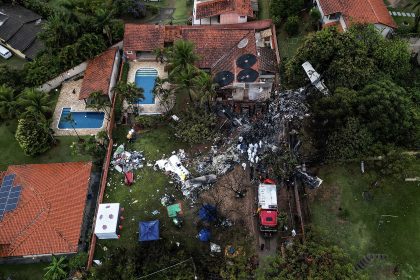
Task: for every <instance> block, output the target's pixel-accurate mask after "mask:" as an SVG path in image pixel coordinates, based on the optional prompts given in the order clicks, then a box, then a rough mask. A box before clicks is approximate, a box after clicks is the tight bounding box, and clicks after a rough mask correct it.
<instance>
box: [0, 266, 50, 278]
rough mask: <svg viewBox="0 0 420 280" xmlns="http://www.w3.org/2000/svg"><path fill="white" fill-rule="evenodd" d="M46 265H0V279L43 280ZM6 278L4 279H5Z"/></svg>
mask: <svg viewBox="0 0 420 280" xmlns="http://www.w3.org/2000/svg"><path fill="white" fill-rule="evenodd" d="M46 266H47V264H45V263H35V264H25V265H11V264H1V265H0V279H7V277H8V276H12V277H11V279H13V280H29V279H31V280H41V279H42V276H43V275H44V273H45V272H44V271H43V269H44V267H46ZM3 277H4V278H3Z"/></svg>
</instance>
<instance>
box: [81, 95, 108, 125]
mask: <svg viewBox="0 0 420 280" xmlns="http://www.w3.org/2000/svg"><path fill="white" fill-rule="evenodd" d="M86 107H87V108H93V109H95V110H98V111H104V112H105V114H106V115H107V119H108V120H109V119H110V107H111V102H110V101H109V98H108V96H107V95H104V94H103V93H102V91H94V92H92V93H91V94H90V96H89V103H88V104H87V105H86Z"/></svg>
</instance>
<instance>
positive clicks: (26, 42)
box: [0, 4, 44, 60]
mask: <svg viewBox="0 0 420 280" xmlns="http://www.w3.org/2000/svg"><path fill="white" fill-rule="evenodd" d="M41 29H42V19H41V16H40V15H37V14H35V13H34V12H32V11H31V10H28V9H26V8H24V7H21V6H18V5H11V4H1V5H0V43H1V44H2V45H4V46H6V47H7V48H9V49H10V50H11V51H13V52H14V53H15V54H16V55H18V56H20V57H22V58H26V59H29V60H31V59H34V58H35V57H36V55H37V54H38V53H39V52H40V51H41V50H43V49H44V45H43V43H42V42H41V40H40V39H38V37H37V36H38V34H39V32H40V31H41Z"/></svg>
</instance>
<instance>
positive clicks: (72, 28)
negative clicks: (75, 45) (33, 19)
mask: <svg viewBox="0 0 420 280" xmlns="http://www.w3.org/2000/svg"><path fill="white" fill-rule="evenodd" d="M78 29H79V26H78V24H77V22H74V21H72V20H71V19H70V15H69V14H67V13H63V12H56V13H54V14H53V15H52V16H50V17H49V18H48V21H46V22H45V24H44V25H43V26H42V32H41V34H40V38H41V39H42V40H43V42H44V43H45V45H46V46H47V49H49V50H53V49H54V50H55V49H61V48H62V47H64V46H66V45H68V44H71V43H72V42H73V41H75V40H76V39H77V38H78V35H79V34H78Z"/></svg>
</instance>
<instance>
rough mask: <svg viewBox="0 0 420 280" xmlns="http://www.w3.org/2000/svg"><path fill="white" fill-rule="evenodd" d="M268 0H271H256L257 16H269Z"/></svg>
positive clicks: (264, 17)
mask: <svg viewBox="0 0 420 280" xmlns="http://www.w3.org/2000/svg"><path fill="white" fill-rule="evenodd" d="M270 2H271V0H258V18H259V19H266V18H270Z"/></svg>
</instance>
